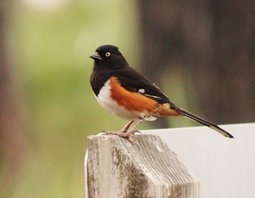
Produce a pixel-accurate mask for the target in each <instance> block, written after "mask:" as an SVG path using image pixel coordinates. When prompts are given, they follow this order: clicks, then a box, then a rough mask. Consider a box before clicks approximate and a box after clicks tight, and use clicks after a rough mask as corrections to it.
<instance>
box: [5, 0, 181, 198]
mask: <svg viewBox="0 0 255 198" xmlns="http://www.w3.org/2000/svg"><path fill="white" fill-rule="evenodd" d="M42 2H44V1H43V0H36V1H31V0H24V1H19V2H16V4H15V6H14V7H13V8H12V10H11V13H12V14H11V26H10V27H11V31H10V42H11V47H12V49H11V50H12V54H13V59H12V61H13V63H14V66H15V73H16V76H17V83H18V85H19V86H20V87H21V89H22V93H23V98H24V100H23V101H24V110H25V118H24V120H25V126H26V129H27V130H26V138H27V146H28V152H27V154H26V157H25V161H24V163H23V164H21V165H20V171H19V173H18V174H17V175H16V176H15V179H14V183H13V184H12V186H11V187H10V188H7V189H5V192H3V197H13V198H28V197H36V198H44V197H54V198H57V197H61V198H64V197H83V196H84V178H83V158H84V152H85V149H86V136H87V135H89V134H96V133H98V132H99V131H101V130H107V129H111V130H117V129H119V128H121V127H122V126H123V125H124V124H125V122H126V121H123V120H120V119H118V118H116V117H115V116H113V115H110V114H109V113H107V112H105V111H104V110H102V109H101V108H100V107H99V105H98V104H97V102H96V100H95V99H94V96H93V93H92V91H91V89H90V86H89V76H90V73H91V70H92V60H90V59H89V55H90V54H91V53H93V51H94V50H95V49H96V48H97V47H98V46H99V45H102V44H107V43H109V44H115V45H117V46H120V48H121V51H122V52H123V53H124V54H125V56H126V57H127V59H128V60H129V62H130V63H131V64H132V65H139V56H138V54H139V53H138V52H139V36H140V35H139V33H138V26H139V24H138V22H137V21H138V19H137V8H136V5H135V1H128V0H121V1H117V0H106V1H103V3H102V1H99V0H94V1H79V0H75V1H67V0H66V1H64V0H58V1H57V0H55V1H52V2H59V4H56V5H55V6H54V5H52V4H50V2H51V1H48V0H47V1H45V2H46V3H47V2H48V3H49V4H46V3H45V4H42ZM177 80H178V79H177ZM176 87H177V88H175V89H176V90H175V91H174V92H176V95H177V96H179V97H180V98H182V100H183V98H185V97H183V95H182V94H181V87H182V86H181V84H178V86H176ZM178 93H179V94H178ZM181 103H182V104H185V101H183V102H181ZM179 104H180V103H179ZM179 126H180V125H179ZM140 128H142V129H145V128H147V125H146V124H143V125H142V127H140Z"/></svg>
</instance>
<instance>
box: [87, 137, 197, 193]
mask: <svg viewBox="0 0 255 198" xmlns="http://www.w3.org/2000/svg"><path fill="white" fill-rule="evenodd" d="M135 140H136V144H135V145H132V144H131V143H129V142H128V141H127V140H124V139H122V138H120V137H118V136H109V135H101V136H89V137H88V153H87V157H86V159H85V161H86V162H85V173H86V174H85V180H86V188H87V189H86V191H87V194H88V195H87V196H88V198H115V197H116V198H122V197H125V198H136V197H144V198H145V197H150V198H153V197H156V198H163V197H169V198H198V197H199V182H198V181H196V180H195V179H194V178H193V177H192V175H191V174H190V173H189V172H188V170H187V168H186V167H185V166H184V165H183V163H182V162H181V161H180V160H178V159H177V156H176V155H175V153H174V152H172V151H171V150H170V149H169V148H168V147H167V145H166V144H165V143H164V142H163V141H162V140H161V138H160V137H158V136H155V135H137V136H135Z"/></svg>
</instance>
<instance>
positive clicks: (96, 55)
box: [90, 52, 102, 60]
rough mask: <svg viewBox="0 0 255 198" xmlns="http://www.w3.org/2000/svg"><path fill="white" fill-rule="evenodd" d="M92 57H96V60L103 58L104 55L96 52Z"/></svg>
mask: <svg viewBox="0 0 255 198" xmlns="http://www.w3.org/2000/svg"><path fill="white" fill-rule="evenodd" d="M90 58H92V59H94V60H102V57H101V56H100V55H99V54H98V53H97V52H95V53H94V54H92V55H91V56H90Z"/></svg>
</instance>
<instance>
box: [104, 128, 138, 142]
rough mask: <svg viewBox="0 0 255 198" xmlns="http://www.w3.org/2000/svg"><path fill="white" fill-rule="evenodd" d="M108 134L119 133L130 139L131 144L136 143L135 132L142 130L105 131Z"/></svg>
mask: <svg viewBox="0 0 255 198" xmlns="http://www.w3.org/2000/svg"><path fill="white" fill-rule="evenodd" d="M103 132H104V133H105V134H106V135H117V136H119V137H122V138H124V139H126V140H128V141H129V142H130V143H131V144H135V140H134V134H135V133H141V132H140V131H137V130H135V131H122V130H121V131H103Z"/></svg>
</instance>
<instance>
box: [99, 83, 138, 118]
mask: <svg viewBox="0 0 255 198" xmlns="http://www.w3.org/2000/svg"><path fill="white" fill-rule="evenodd" d="M96 99H97V102H98V103H99V104H100V105H101V106H102V107H103V108H104V109H105V110H107V111H109V112H111V113H113V114H115V115H117V116H120V117H122V118H125V119H129V120H130V119H134V118H137V117H138V116H139V114H138V113H137V112H130V111H127V110H126V109H125V108H124V107H121V106H120V105H119V104H118V103H117V102H116V101H115V100H114V99H113V98H112V97H111V87H110V81H109V80H108V81H107V82H106V83H105V84H104V86H103V87H102V88H101V90H100V92H99V94H98V95H97V96H96Z"/></svg>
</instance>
